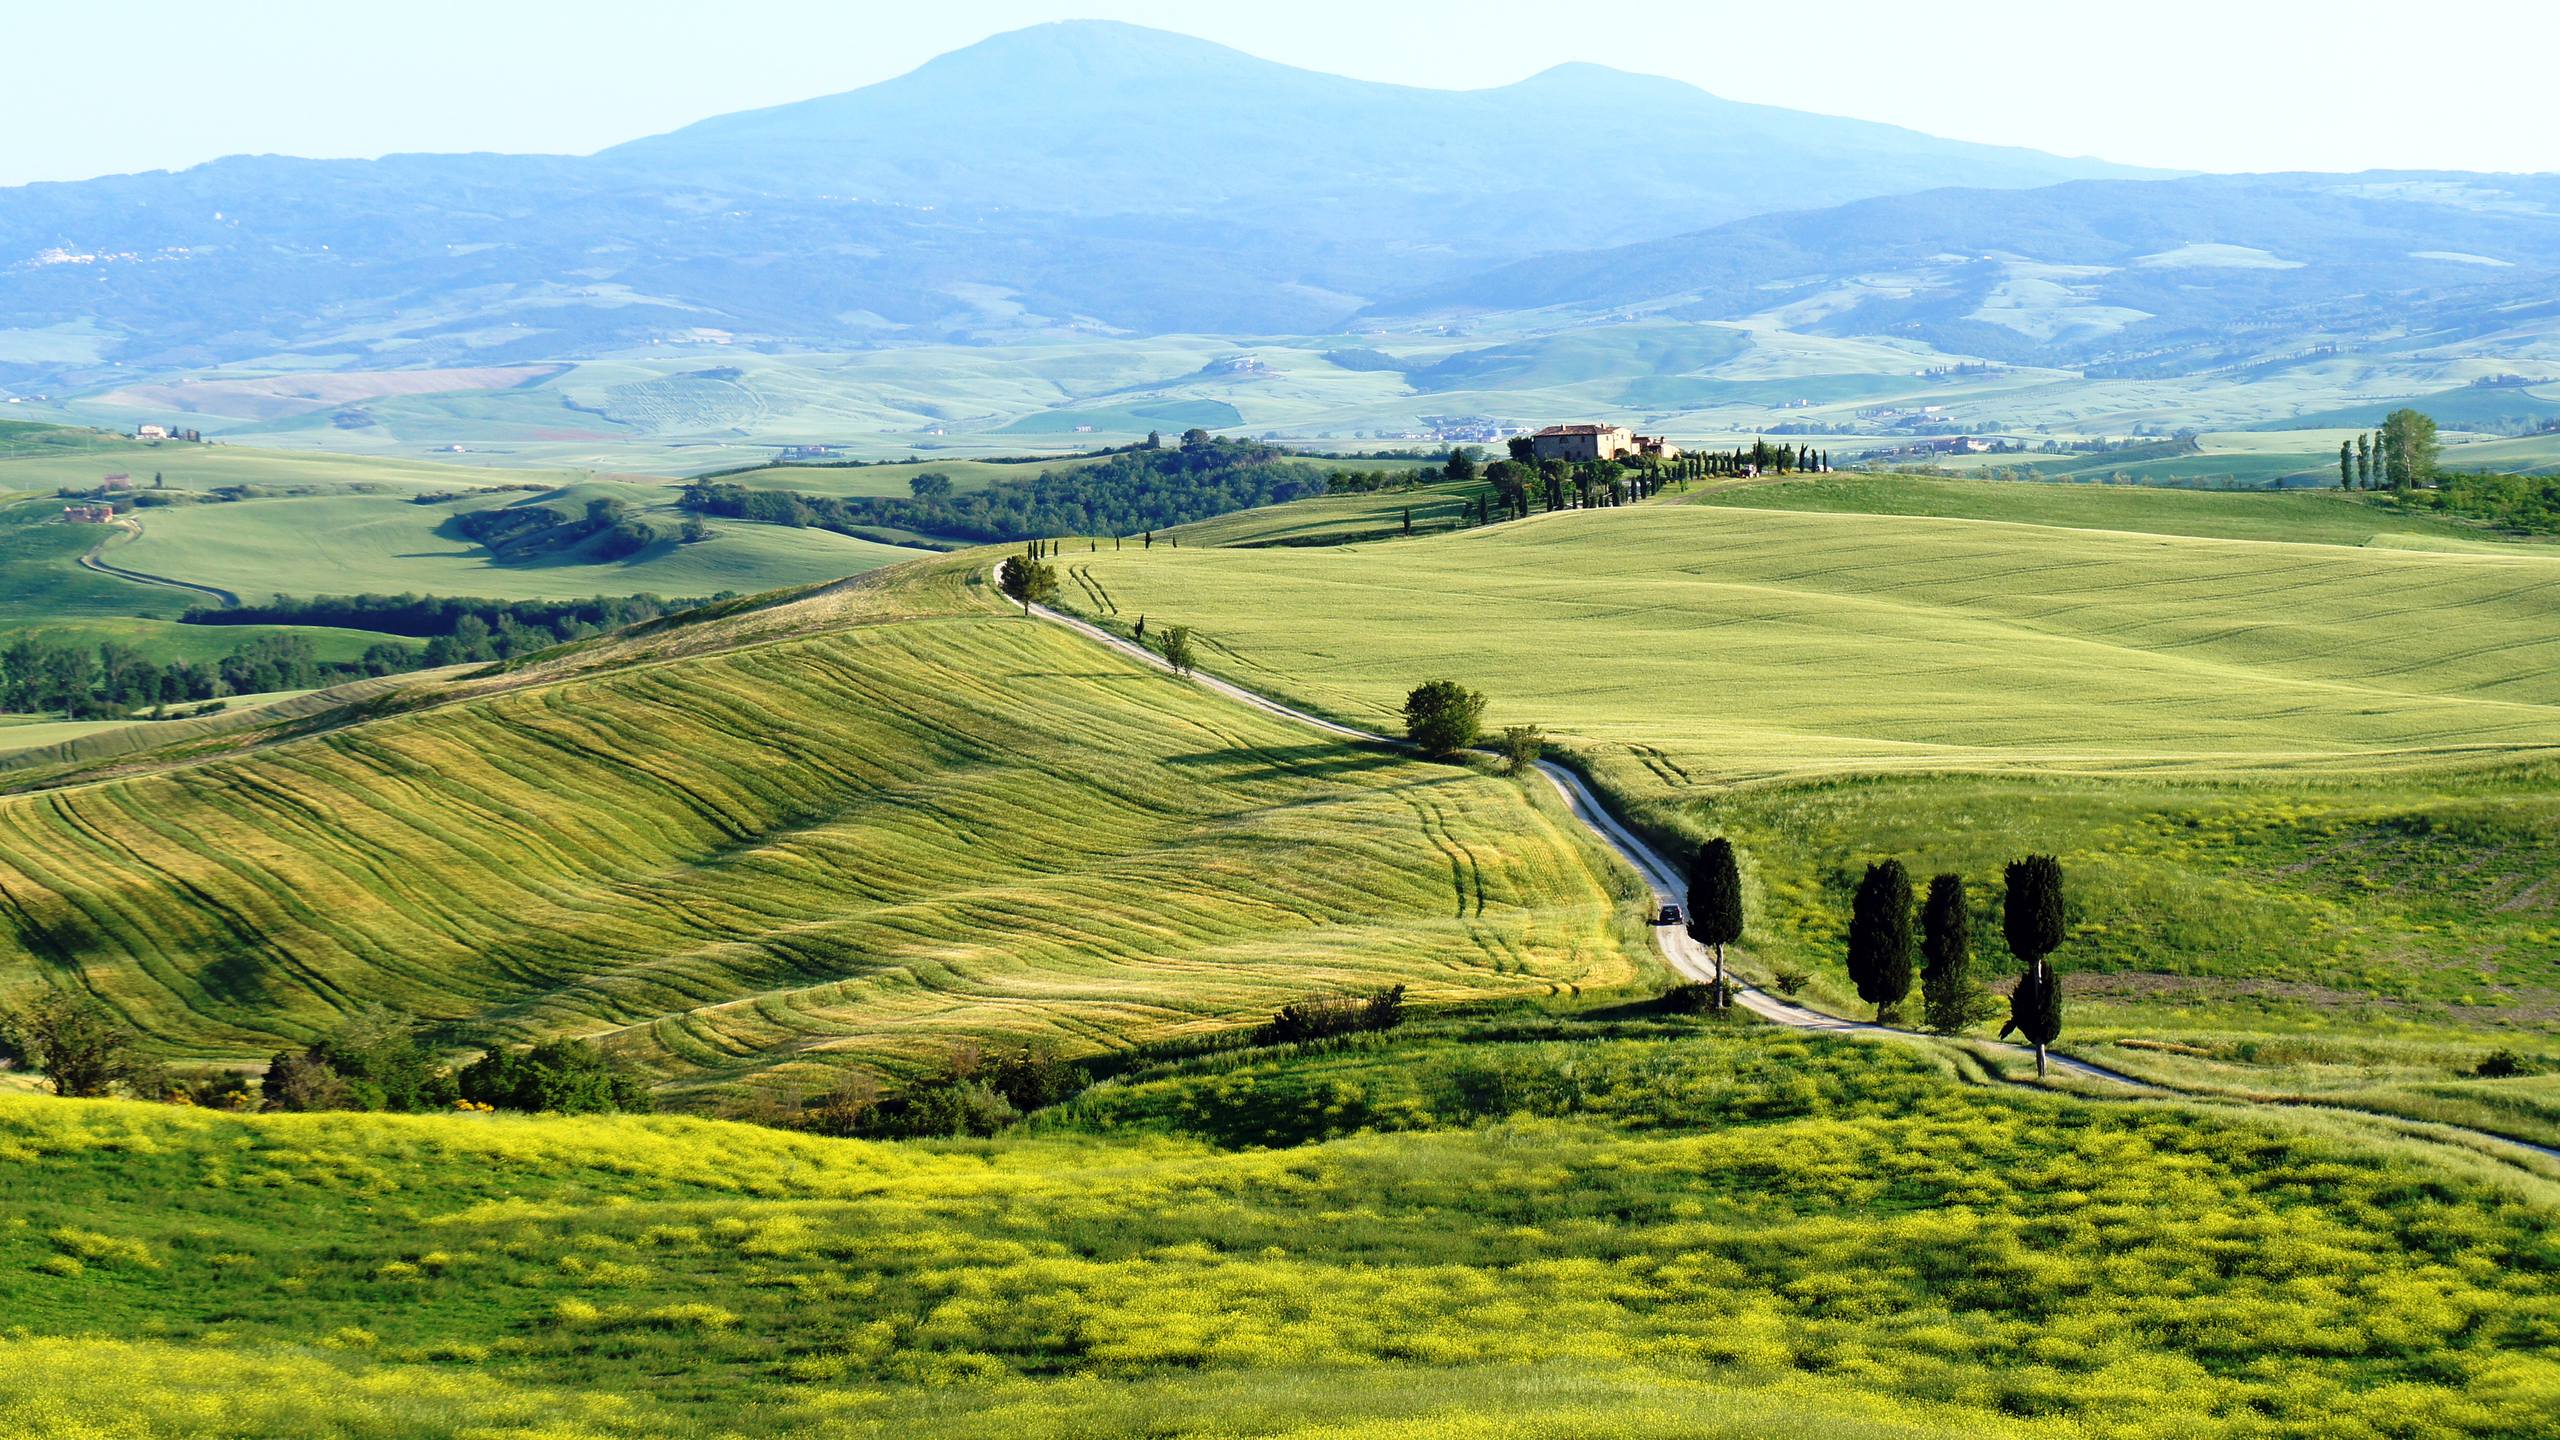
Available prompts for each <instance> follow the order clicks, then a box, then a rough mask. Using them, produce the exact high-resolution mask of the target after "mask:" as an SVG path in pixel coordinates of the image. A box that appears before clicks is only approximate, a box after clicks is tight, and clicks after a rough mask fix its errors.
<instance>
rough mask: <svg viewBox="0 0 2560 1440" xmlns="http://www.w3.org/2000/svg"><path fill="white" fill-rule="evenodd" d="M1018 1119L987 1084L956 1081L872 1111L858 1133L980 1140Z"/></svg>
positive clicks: (924, 1088)
mask: <svg viewBox="0 0 2560 1440" xmlns="http://www.w3.org/2000/svg"><path fill="white" fill-rule="evenodd" d="M1021 1118H1022V1116H1021V1112H1020V1111H1017V1110H1015V1109H1014V1108H1013V1106H1012V1104H1011V1103H1010V1102H1008V1101H1007V1100H1006V1099H1005V1098H1004V1097H1003V1096H1001V1095H999V1094H997V1093H996V1092H995V1090H994V1088H993V1087H992V1086H990V1085H988V1084H987V1082H985V1081H983V1080H978V1079H965V1078H961V1077H957V1076H955V1077H952V1078H949V1079H945V1080H940V1081H937V1082H934V1083H932V1084H928V1085H920V1086H917V1087H916V1088H914V1089H912V1090H909V1091H907V1092H906V1093H905V1094H903V1095H900V1096H898V1097H896V1098H895V1099H892V1100H888V1101H884V1102H883V1103H881V1104H879V1105H876V1106H874V1107H872V1109H871V1110H870V1111H869V1112H868V1113H867V1114H865V1115H864V1116H863V1117H862V1120H861V1122H860V1125H859V1133H861V1134H864V1135H871V1136H877V1137H879V1138H881V1139H885V1140H957V1139H963V1138H967V1137H973V1136H974V1137H977V1138H981V1139H983V1138H984V1137H986V1136H989V1135H993V1134H995V1133H996V1132H997V1131H999V1130H1002V1129H1004V1128H1005V1127H1006V1126H1008V1125H1011V1124H1012V1123H1013V1122H1014V1121H1016V1120H1019V1119H1021Z"/></svg>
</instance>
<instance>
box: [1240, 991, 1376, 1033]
mask: <svg viewBox="0 0 2560 1440" xmlns="http://www.w3.org/2000/svg"><path fill="white" fill-rule="evenodd" d="M1403 1023H1404V987H1403V986H1402V985H1391V986H1388V987H1387V988H1386V989H1384V990H1372V991H1368V992H1366V993H1355V994H1347V995H1310V996H1308V997H1307V998H1305V999H1303V1000H1293V1001H1291V1002H1290V1003H1288V1004H1286V1005H1283V1006H1281V1007H1280V1010H1279V1012H1278V1013H1277V1014H1275V1015H1273V1016H1272V1017H1271V1023H1269V1024H1267V1025H1265V1026H1263V1027H1262V1028H1261V1029H1259V1030H1257V1031H1255V1032H1254V1039H1255V1040H1256V1041H1258V1042H1259V1043H1261V1044H1264V1045H1291V1044H1299V1043H1303V1042H1305V1041H1308V1040H1321V1039H1323V1038H1325V1037H1326V1036H1329V1035H1350V1034H1355V1033H1358V1032H1360V1031H1364V1030H1393V1029H1394V1028H1396V1027H1397V1026H1398V1025H1401V1024H1403Z"/></svg>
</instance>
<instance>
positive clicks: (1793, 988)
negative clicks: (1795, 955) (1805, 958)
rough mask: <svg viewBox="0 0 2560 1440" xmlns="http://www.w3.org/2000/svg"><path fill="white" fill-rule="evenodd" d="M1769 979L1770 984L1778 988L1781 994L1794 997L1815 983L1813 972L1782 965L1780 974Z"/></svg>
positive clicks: (1779, 969)
mask: <svg viewBox="0 0 2560 1440" xmlns="http://www.w3.org/2000/svg"><path fill="white" fill-rule="evenodd" d="M1769 978H1770V983H1771V984H1774V985H1776V986H1777V987H1778V993H1779V994H1781V995H1793V994H1795V993H1796V992H1797V991H1799V990H1802V989H1803V988H1804V987H1806V986H1807V985H1810V984H1812V983H1813V972H1812V971H1810V970H1801V969H1798V968H1797V967H1795V966H1793V965H1782V966H1780V967H1778V973H1777V974H1775V975H1772V976H1771V977H1769Z"/></svg>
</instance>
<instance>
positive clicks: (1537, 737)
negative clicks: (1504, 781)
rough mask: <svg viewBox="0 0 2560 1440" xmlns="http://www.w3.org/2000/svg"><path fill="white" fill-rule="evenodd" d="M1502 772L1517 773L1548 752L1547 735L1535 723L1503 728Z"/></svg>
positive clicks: (1501, 748) (1507, 773)
mask: <svg viewBox="0 0 2560 1440" xmlns="http://www.w3.org/2000/svg"><path fill="white" fill-rule="evenodd" d="M1499 748H1500V751H1501V754H1502V773H1503V774H1505V775H1517V774H1520V773H1521V772H1522V771H1525V770H1527V769H1528V768H1529V767H1530V766H1532V765H1535V764H1537V763H1538V760H1539V757H1541V756H1543V755H1545V754H1546V753H1547V737H1546V736H1545V735H1544V734H1542V733H1540V732H1539V730H1538V727H1537V726H1535V725H1506V726H1504V727H1503V730H1502V744H1501V746H1500V747H1499Z"/></svg>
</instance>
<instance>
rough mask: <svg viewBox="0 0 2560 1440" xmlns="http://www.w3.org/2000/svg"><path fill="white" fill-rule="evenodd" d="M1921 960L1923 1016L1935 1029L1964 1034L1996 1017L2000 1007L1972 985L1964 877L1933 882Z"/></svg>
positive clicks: (1924, 909)
mask: <svg viewBox="0 0 2560 1440" xmlns="http://www.w3.org/2000/svg"><path fill="white" fill-rule="evenodd" d="M1920 955H1921V960H1922V965H1921V970H1920V1006H1921V1013H1922V1015H1923V1017H1924V1018H1926V1020H1927V1021H1928V1024H1929V1028H1930V1029H1931V1030H1934V1031H1936V1032H1937V1033H1939V1034H1941V1035H1961V1034H1963V1033H1964V1032H1965V1031H1966V1030H1968V1029H1971V1028H1972V1026H1973V1024H1974V1022H1976V1021H1979V1020H1987V1019H1989V1018H1990V1017H1991V1014H1992V1013H1994V1011H1995V1008H1996V1002H1994V1001H1993V1000H1992V999H1991V997H1990V996H1989V995H1988V994H1986V993H1985V992H1984V991H1983V988H1982V987H1981V986H1979V985H1976V984H1975V983H1973V974H1972V970H1973V912H1972V908H1971V906H1970V904H1969V903H1968V902H1967V901H1966V899H1965V893H1964V877H1962V876H1960V875H1937V876H1933V877H1931V878H1930V881H1929V896H1928V898H1927V899H1926V900H1924V901H1922V902H1921V905H1920Z"/></svg>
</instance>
